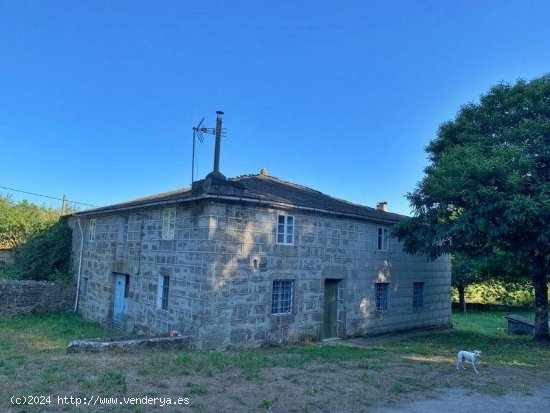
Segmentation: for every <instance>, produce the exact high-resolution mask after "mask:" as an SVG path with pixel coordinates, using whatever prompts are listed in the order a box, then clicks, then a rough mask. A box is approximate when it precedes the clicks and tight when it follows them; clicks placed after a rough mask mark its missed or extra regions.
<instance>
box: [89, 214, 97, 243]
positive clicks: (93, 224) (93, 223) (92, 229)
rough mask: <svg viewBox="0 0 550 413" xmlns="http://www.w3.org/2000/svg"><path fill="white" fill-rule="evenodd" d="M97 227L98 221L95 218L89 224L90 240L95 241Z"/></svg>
mask: <svg viewBox="0 0 550 413" xmlns="http://www.w3.org/2000/svg"><path fill="white" fill-rule="evenodd" d="M95 227H96V221H95V219H91V220H90V223H89V225H88V240H89V241H95Z"/></svg>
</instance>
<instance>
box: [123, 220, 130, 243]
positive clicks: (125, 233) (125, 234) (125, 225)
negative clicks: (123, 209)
mask: <svg viewBox="0 0 550 413" xmlns="http://www.w3.org/2000/svg"><path fill="white" fill-rule="evenodd" d="M129 224H130V217H129V216H128V215H126V216H125V217H124V219H123V221H122V242H128V228H129V226H130V225H129Z"/></svg>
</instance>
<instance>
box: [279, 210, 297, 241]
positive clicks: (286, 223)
mask: <svg viewBox="0 0 550 413" xmlns="http://www.w3.org/2000/svg"><path fill="white" fill-rule="evenodd" d="M277 244H294V217H293V216H292V215H277Z"/></svg>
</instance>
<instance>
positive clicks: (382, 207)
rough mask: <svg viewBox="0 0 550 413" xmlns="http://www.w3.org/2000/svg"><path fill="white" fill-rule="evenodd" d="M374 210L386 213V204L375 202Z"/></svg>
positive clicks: (384, 202)
mask: <svg viewBox="0 0 550 413" xmlns="http://www.w3.org/2000/svg"><path fill="white" fill-rule="evenodd" d="M376 209H377V210H379V211H383V212H388V203H387V202H386V201H380V202H377V203H376Z"/></svg>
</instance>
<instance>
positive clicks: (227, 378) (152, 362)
mask: <svg viewBox="0 0 550 413" xmlns="http://www.w3.org/2000/svg"><path fill="white" fill-rule="evenodd" d="M504 315H505V314H504V313H472V312H471V313H469V314H468V315H462V314H459V313H455V314H454V315H453V325H454V330H453V331H451V332H431V333H429V334H425V335H412V336H410V337H406V338H403V337H401V339H400V340H395V339H392V336H388V337H387V338H382V339H376V340H372V341H369V340H367V341H366V342H365V343H364V345H363V346H355V345H350V343H349V342H338V343H331V344H323V343H316V344H311V345H303V346H281V347H270V348H264V349H255V350H241V351H228V352H210V353H206V352H195V351H183V352H181V351H180V352H161V351H147V352H143V353H138V354H99V355H98V354H66V353H65V347H66V345H67V343H68V341H69V340H72V339H75V338H84V337H101V336H103V337H105V336H110V335H117V334H116V333H115V332H113V331H109V330H106V329H104V328H102V327H99V326H98V325H96V324H93V323H89V322H87V321H84V320H83V319H81V318H80V317H78V316H75V315H73V314H71V313H62V314H52V315H47V316H26V317H11V318H0V389H1V391H0V409H1V410H2V411H13V412H16V411H17V412H20V411H60V410H63V411H82V412H91V411H129V412H145V411H151V410H152V408H151V406H139V405H125V406H124V405H117V406H116V407H115V406H105V405H104V406H98V405H96V406H79V407H78V408H76V407H75V406H71V405H65V406H60V405H58V399H57V397H58V396H60V397H64V396H68V397H71V396H73V397H75V398H76V397H80V398H81V399H84V398H87V399H89V398H92V397H95V396H100V397H107V398H112V397H118V400H117V401H119V402H120V401H122V397H144V396H149V397H162V398H166V397H170V398H172V400H175V399H177V398H188V399H189V404H188V405H187V406H185V405H184V406H183V407H182V406H177V407H176V406H165V407H163V408H162V409H160V408H159V410H161V411H163V412H171V411H182V410H184V411H198V412H210V411H212V412H224V411H227V412H230V411H245V412H246V411H264V410H265V411H269V410H271V411H280V412H292V411H295V412H308V411H311V412H314V411H331V412H332V411H357V410H365V409H367V406H375V405H379V404H392V403H397V402H402V401H407V400H410V399H415V398H420V397H435V396H437V394H438V389H448V388H454V387H465V388H467V389H471V390H472V391H480V392H484V393H489V394H493V395H500V394H504V393H506V392H509V391H512V390H516V391H519V392H522V393H525V394H529V393H530V392H531V391H532V390H534V389H536V388H538V387H540V386H542V385H544V384H547V383H549V382H550V380H549V379H550V374H549V372H550V347H548V346H541V345H537V344H534V343H532V342H531V339H530V337H525V336H524V337H510V336H508V335H507V334H506V333H505V332H504V333H501V332H498V331H497V328H499V327H501V328H504V330H506V324H505V320H504ZM462 349H467V350H473V349H479V350H482V358H481V359H480V362H479V364H478V366H479V367H478V370H479V372H480V374H479V375H477V374H475V372H474V371H473V370H472V369H471V367H470V366H469V365H467V368H468V370H465V371H464V370H461V371H457V370H456V368H455V363H456V361H455V357H456V353H457V352H458V350H462ZM28 395H37V396H47V395H51V396H52V398H51V404H50V405H41V406H34V405H25V406H12V405H11V404H10V397H11V396H28ZM159 402H160V401H159ZM159 402H157V406H158V403H159Z"/></svg>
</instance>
